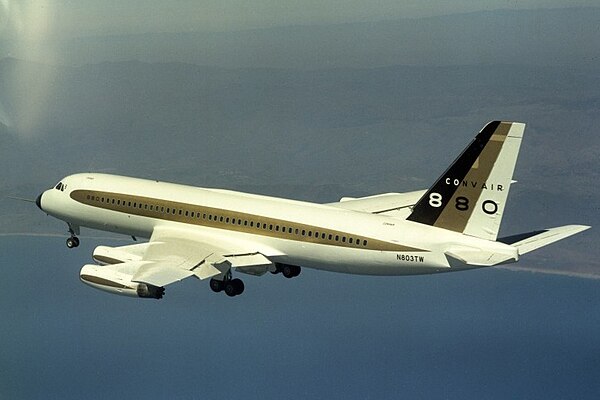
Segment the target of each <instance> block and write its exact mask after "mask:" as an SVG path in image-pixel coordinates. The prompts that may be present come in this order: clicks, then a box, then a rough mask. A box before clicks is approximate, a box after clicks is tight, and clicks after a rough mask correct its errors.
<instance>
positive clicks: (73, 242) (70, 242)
mask: <svg viewBox="0 0 600 400" xmlns="http://www.w3.org/2000/svg"><path fill="white" fill-rule="evenodd" d="M68 225H69V234H70V236H69V237H68V238H67V247H68V248H69V249H73V248H75V247H77V246H79V238H78V237H77V236H76V235H78V234H79V227H78V226H73V225H71V224H68Z"/></svg>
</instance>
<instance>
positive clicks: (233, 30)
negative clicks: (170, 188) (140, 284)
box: [0, 0, 600, 399]
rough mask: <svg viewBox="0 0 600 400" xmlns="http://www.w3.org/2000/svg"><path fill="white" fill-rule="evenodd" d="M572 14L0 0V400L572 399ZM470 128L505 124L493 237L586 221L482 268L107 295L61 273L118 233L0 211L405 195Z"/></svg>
mask: <svg viewBox="0 0 600 400" xmlns="http://www.w3.org/2000/svg"><path fill="white" fill-rule="evenodd" d="M594 3H595V2H593V1H579V2H571V1H569V2H567V1H458V2H445V1H412V2H411V1H408V2H398V1H375V2H360V1H330V2H319V1H302V2H297V1H288V0H284V1H257V2H252V3H251V4H250V3H249V2H245V1H241V0H240V1H204V2H203V1H174V2H164V1H161V2H159V1H155V0H149V1H143V2H142V1H112V0H111V1H105V2H98V1H87V0H81V1H12V0H0V170H1V171H2V173H1V174H0V210H2V211H1V212H0V269H1V270H3V273H4V278H3V290H2V291H0V317H1V318H2V321H3V323H2V324H0V343H1V344H2V345H0V371H1V373H0V398H24V399H38V398H40V399H41V398H48V397H49V396H50V397H61V398H72V399H78V398H111V397H113V398H121V397H131V396H136V397H141V396H155V397H157V398H182V399H185V398H198V397H202V398H215V399H218V398H231V397H243V398H261V399H263V398H267V399H268V398H273V399H275V398H277V399H280V398H282V397H285V398H289V399H295V398H298V399H300V398H303V399H304V398H348V399H369V398H373V399H387V398H394V399H395V398H398V397H408V398H445V399H470V398H471V399H481V398H486V399H506V398H529V399H538V398H539V399H552V398H557V399H559V398H582V399H588V398H589V399H596V398H598V396H599V395H600V385H599V383H598V379H597V377H598V376H599V375H600V358H599V356H598V355H599V354H600V314H599V312H598V310H600V296H599V294H598V293H599V291H598V285H599V284H600V280H599V279H598V277H599V276H600V263H599V262H598V260H600V249H598V246H597V243H598V240H599V239H600V237H599V235H598V234H597V233H596V231H597V229H596V226H598V225H600V217H599V215H600V214H599V213H598V210H599V209H600V203H599V200H598V199H600V189H598V185H597V183H598V179H599V173H600V165H599V161H598V160H600V139H599V138H598V135H597V127H598V126H600V113H599V112H598V110H599V109H600V103H599V100H598V99H600V84H599V83H598V79H597V70H598V69H597V67H598V61H599V60H600V58H599V57H598V49H597V46H596V43H599V38H598V35H599V34H600V33H599V32H598V29H597V20H598V17H597V15H598V10H597V9H572V8H571V9H564V10H563V9H562V8H564V7H578V6H596V4H594ZM549 9H552V10H549ZM493 10H503V11H499V12H497V11H493ZM527 10H534V11H527ZM481 11H486V12H485V13H478V12H481ZM492 11H493V12H492ZM457 13H458V14H461V13H475V14H472V15H462V14H461V15H452V16H449V15H450V14H457ZM423 17H425V18H423ZM403 18H414V20H412V21H406V20H403ZM382 20H385V21H387V22H386V23H383V22H373V21H382ZM340 24H341V25H340ZM263 28H268V29H263ZM247 29H258V30H255V31H251V32H249V31H245V30H247ZM165 32H168V34H165ZM213 32H218V33H216V34H212V33H213ZM115 35H116V36H115ZM493 119H507V120H517V121H523V122H526V123H527V129H526V133H525V138H524V141H523V146H522V150H521V155H520V158H519V161H518V164H517V168H516V172H515V178H516V180H517V181H518V183H516V184H515V185H514V188H511V194H510V197H509V204H508V208H507V210H506V213H505V217H504V221H503V227H502V231H501V234H503V235H511V234H516V233H520V232H526V231H530V230H534V229H541V228H544V227H550V226H558V225H563V224H570V223H579V224H591V225H593V226H594V227H593V228H592V229H591V230H589V231H586V232H584V233H582V234H580V235H577V236H575V237H573V238H570V239H567V240H565V241H562V242H559V243H557V244H554V245H553V246H549V247H548V248H545V249H542V250H539V251H536V252H532V253H530V254H528V255H527V257H523V259H522V260H521V262H520V263H519V264H516V265H511V268H508V269H496V268H493V269H482V270H477V271H470V272H465V273H456V274H440V275H437V276H416V277H397V278H393V279H390V278H381V277H360V276H349V275H340V274H332V273H326V272H321V271H311V270H306V269H305V270H304V271H303V273H302V274H301V275H300V276H299V277H298V278H295V279H292V280H286V279H278V278H281V276H272V275H271V274H267V275H266V276H264V277H260V278H259V277H247V278H245V280H244V281H245V283H246V291H245V293H244V294H243V295H242V296H238V297H235V298H233V299H230V298H227V297H225V296H220V295H215V294H214V293H212V292H211V291H210V290H209V288H208V286H207V284H206V282H198V281H192V280H188V281H184V282H181V283H180V284H176V285H173V286H169V287H168V288H167V292H166V296H165V298H164V299H162V300H160V301H152V300H142V299H131V298H124V297H119V296H111V295H110V294H107V293H102V292H100V291H96V290H94V289H91V288H89V287H87V286H85V285H83V284H81V283H80V282H79V279H78V273H79V270H80V268H81V266H83V265H84V264H86V263H89V262H91V253H92V251H93V249H94V248H95V247H96V246H99V245H114V246H117V245H122V244H125V243H129V240H128V238H122V237H120V238H118V239H117V238H115V237H114V236H110V235H107V234H105V233H103V232H94V231H91V230H86V229H84V230H83V231H82V236H81V238H82V245H81V246H80V247H79V248H77V249H75V250H68V249H67V248H66V246H65V245H64V239H65V238H66V227H65V225H64V223H62V222H60V221H57V220H55V219H53V218H50V217H48V216H45V215H44V214H43V213H41V212H40V211H39V210H37V208H33V210H34V211H33V212H32V208H31V207H33V206H32V205H31V204H28V203H23V202H14V201H12V200H7V199H6V197H5V196H8V195H13V196H14V195H17V196H21V197H27V198H34V197H35V196H36V195H37V194H39V193H40V192H41V191H42V190H44V189H46V188H48V187H51V186H53V185H54V184H55V183H56V182H58V180H60V178H61V177H63V176H65V175H67V174H71V173H75V172H81V171H98V172H110V173H117V174H125V175H135V176H140V177H146V178H152V179H162V180H169V181H177V182H181V183H187V184H193V185H199V186H210V187H220V188H226V189H235V190H243V191H248V192H253V193H261V194H267V195H277V196H282V197H289V198H295V199H302V200H309V201H315V202H323V203H324V202H330V201H336V200H337V199H339V198H340V197H342V196H364V195H369V194H375V193H382V192H389V191H408V190H418V189H423V188H426V187H427V186H428V185H429V184H430V183H431V182H432V181H433V180H434V179H435V178H436V177H437V176H439V174H440V173H441V172H442V171H443V170H444V168H445V167H446V166H447V165H448V164H449V163H450V162H451V161H452V160H453V159H454V157H455V156H456V155H457V154H458V153H459V152H460V150H461V149H462V148H463V147H464V146H465V145H466V144H467V143H468V141H470V140H471V139H472V137H473V136H474V135H475V133H476V132H477V131H478V130H479V129H480V128H481V127H482V126H483V125H484V124H485V123H486V122H487V121H489V120H493ZM107 236H108V237H107Z"/></svg>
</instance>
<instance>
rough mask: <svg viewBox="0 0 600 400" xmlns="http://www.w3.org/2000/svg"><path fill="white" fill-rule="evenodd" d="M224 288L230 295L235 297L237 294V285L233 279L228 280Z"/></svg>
mask: <svg viewBox="0 0 600 400" xmlns="http://www.w3.org/2000/svg"><path fill="white" fill-rule="evenodd" d="M223 289H224V290H225V294H226V295H227V296H229V297H233V296H235V295H236V294H237V291H236V285H235V284H234V283H233V281H229V282H226V283H225V287H224V288H223Z"/></svg>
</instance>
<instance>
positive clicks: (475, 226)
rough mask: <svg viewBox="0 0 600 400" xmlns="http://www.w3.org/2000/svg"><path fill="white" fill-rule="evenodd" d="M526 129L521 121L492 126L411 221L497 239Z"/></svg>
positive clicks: (420, 203)
mask: <svg viewBox="0 0 600 400" xmlns="http://www.w3.org/2000/svg"><path fill="white" fill-rule="evenodd" d="M524 130H525V124H523V123H519V122H502V121H493V122H490V123H488V124H487V125H486V126H485V127H484V128H483V129H482V130H481V131H480V132H479V134H478V135H477V136H476V137H475V139H474V140H473V141H472V142H471V143H470V144H469V146H467V148H466V149H465V150H464V151H463V152H462V153H461V155H460V156H459V157H458V158H457V159H456V160H455V161H454V162H453V163H452V165H451V166H450V167H449V168H448V169H447V170H446V172H444V173H443V174H442V176H441V177H440V178H438V180H437V181H436V182H435V184H434V185H433V186H432V187H431V189H429V190H428V191H427V192H426V193H425V195H424V196H423V197H422V198H421V199H420V200H419V201H418V202H417V204H416V205H415V207H414V208H413V212H412V214H411V215H410V216H409V217H408V220H410V221H414V222H419V223H422V224H427V225H432V226H436V227H439V228H444V229H449V230H452V231H456V232H462V233H464V234H466V235H471V236H475V237H479V238H483V239H488V240H496V238H497V236H498V230H499V229H500V222H501V221H502V214H503V212H504V208H505V206H506V198H507V196H508V191H509V189H510V184H511V182H512V176H513V171H514V169H515V164H516V162H517V155H518V153H519V147H520V146H521V139H522V137H523V131H524Z"/></svg>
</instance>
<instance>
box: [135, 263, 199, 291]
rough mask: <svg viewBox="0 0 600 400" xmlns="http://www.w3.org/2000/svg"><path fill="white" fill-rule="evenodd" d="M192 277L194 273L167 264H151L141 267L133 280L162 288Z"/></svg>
mask: <svg viewBox="0 0 600 400" xmlns="http://www.w3.org/2000/svg"><path fill="white" fill-rule="evenodd" d="M192 275H194V272H192V271H189V270H185V269H182V268H179V267H177V266H173V265H170V264H169V263H166V262H150V263H146V264H144V265H142V266H140V267H139V268H138V270H137V272H136V273H135V274H134V275H133V278H131V280H132V282H140V283H147V284H150V285H154V286H158V287H161V286H167V285H170V284H171V283H175V282H179V281H181V280H183V279H185V278H188V277H190V276H192Z"/></svg>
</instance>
